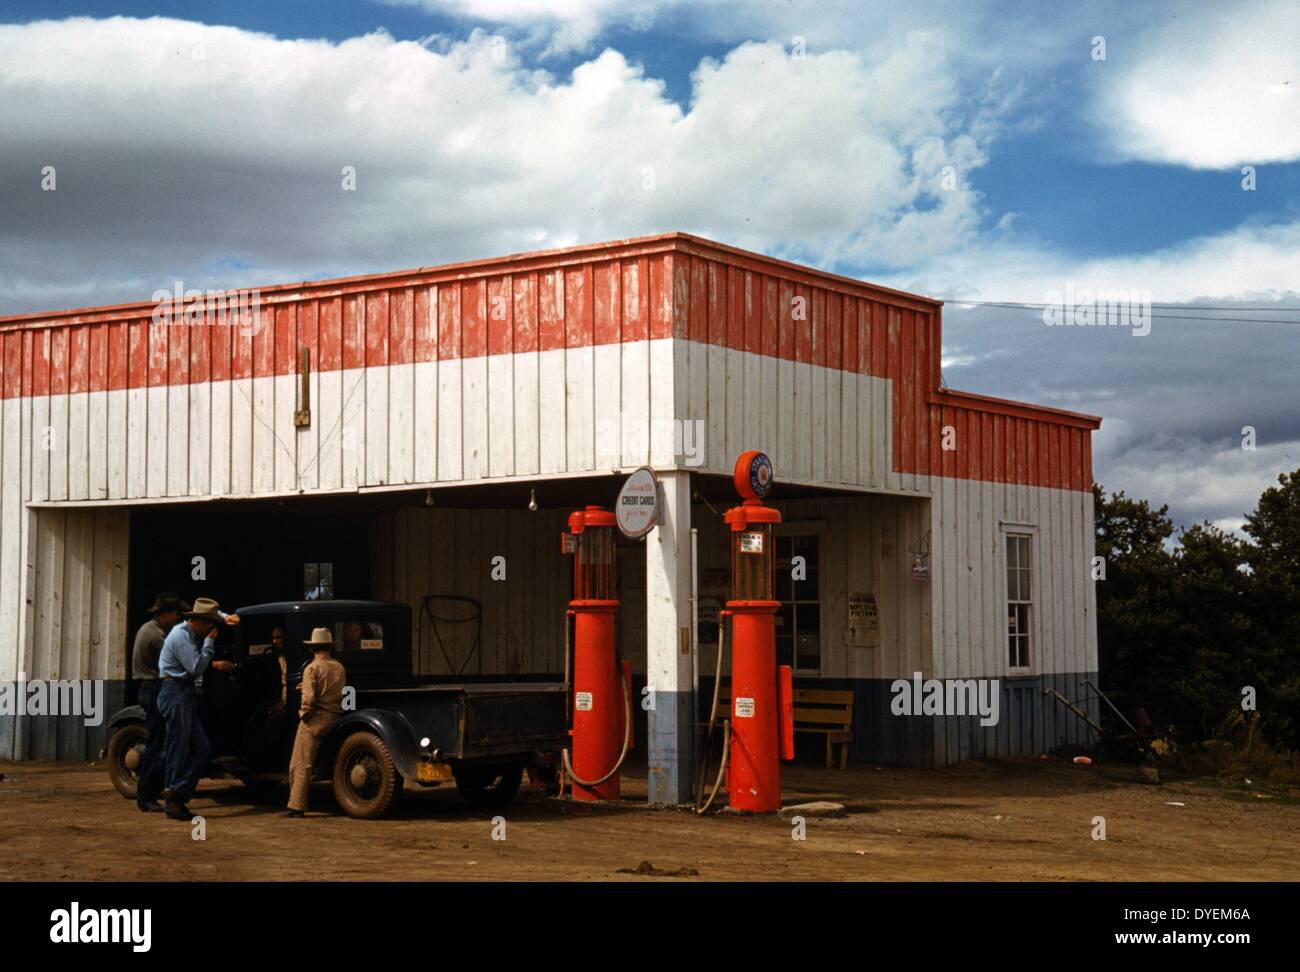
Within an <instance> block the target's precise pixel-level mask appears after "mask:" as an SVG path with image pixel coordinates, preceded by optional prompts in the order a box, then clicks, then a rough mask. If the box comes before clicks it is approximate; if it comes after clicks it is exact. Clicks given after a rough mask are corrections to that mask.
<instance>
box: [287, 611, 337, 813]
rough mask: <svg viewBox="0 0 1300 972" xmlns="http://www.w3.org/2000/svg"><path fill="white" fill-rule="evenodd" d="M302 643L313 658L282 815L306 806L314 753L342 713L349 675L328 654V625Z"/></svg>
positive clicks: (304, 686) (330, 640)
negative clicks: (287, 804) (286, 804)
mask: <svg viewBox="0 0 1300 972" xmlns="http://www.w3.org/2000/svg"><path fill="white" fill-rule="evenodd" d="M303 644H305V645H306V646H307V647H308V648H310V649H311V650H312V653H313V654H314V656H315V657H314V658H312V660H311V662H309V663H308V665H307V667H306V668H304V669H303V672H302V704H301V705H300V706H299V707H298V716H299V719H300V720H301V721H300V722H299V723H298V735H297V736H296V737H295V738H294V741H293V757H292V758H291V759H290V760H289V807H288V809H286V810H285V811H284V812H283V813H282V814H281V816H284V817H301V816H302V815H303V811H305V810H306V809H307V793H308V789H309V788H310V786H311V770H312V765H313V764H314V763H315V762H316V752H317V750H319V749H320V741H321V737H323V736H324V735H325V734H326V733H327V732H329V730H330V728H331V727H332V726H333V725H334V723H336V722H338V721H339V717H340V716H341V715H342V714H343V687H344V685H345V684H346V682H347V677H348V676H347V672H346V671H344V669H343V666H342V665H341V664H340V663H339V662H338V661H337V660H336V659H334V658H331V657H330V649H332V648H333V647H334V638H333V637H332V636H331V635H330V629H329V628H316V629H315V630H314V631H312V633H311V640H310V641H305V642H303Z"/></svg>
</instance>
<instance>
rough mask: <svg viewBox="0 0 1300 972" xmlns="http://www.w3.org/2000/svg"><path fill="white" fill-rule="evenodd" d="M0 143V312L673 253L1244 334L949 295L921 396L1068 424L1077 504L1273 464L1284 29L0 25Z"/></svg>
mask: <svg viewBox="0 0 1300 972" xmlns="http://www.w3.org/2000/svg"><path fill="white" fill-rule="evenodd" d="M1153 10H1155V11H1156V12H1154V13H1153ZM70 17H85V18H91V20H88V21H82V22H69V21H66V20H65V19H64V18H70ZM46 18H49V19H52V20H53V22H52V23H46V22H37V21H42V20H44V19H46ZM111 18H128V19H111ZM148 18H159V19H148ZM796 37H802V38H804V39H805V43H806V51H805V52H803V55H802V56H800V55H799V54H798V53H797V52H796V50H795V45H796V42H795V38H796ZM1098 37H1101V38H1103V39H1104V44H1105V55H1106V56H1105V59H1104V60H1100V59H1098V58H1097V57H1096V53H1097V45H1096V42H1095V40H1094V39H1095V38H1098ZM0 123H2V124H0V139H3V140H4V143H5V145H4V147H5V148H6V151H5V152H3V153H0V180H2V181H0V204H3V209H0V212H3V213H4V216H3V217H0V219H3V222H2V223H0V314H4V313H15V312H19V311H24V310H36V309H41V308H48V307H58V306H75V305H79V304H88V303H106V302H110V301H113V300H118V299H123V300H125V299H132V298H139V297H140V296H142V295H147V294H149V293H152V292H153V290H154V289H156V288H157V287H158V286H160V285H161V286H170V283H169V281H171V280H172V279H173V278H176V277H183V278H184V279H185V280H186V281H187V284H189V283H190V282H192V283H193V285H195V286H232V285H256V284H265V283H269V282H277V281H282V280H291V279H303V278H310V277H319V276H328V275H335V274H345V273H359V272H366V271H373V270H389V269H396V268H399V267H404V266H411V265H428V264H432V263H439V262H445V261H448V260H455V259H468V258H473V257H479V256H486V255H493V254H499V253H504V252H511V251H515V250H520V249H533V248H538V247H542V246H550V245H565V244H569V243H575V242H582V241H595V240H600V239H607V238H613V237H618V236H627V235H637V234H640V233H648V232H658V231H662V230H666V229H674V228H675V229H685V230H689V231H694V232H699V233H702V234H704V235H707V236H710V237H713V238H715V239H720V240H723V241H725V242H730V243H733V244H736V245H740V246H746V247H750V248H753V249H757V250H761V251H764V252H768V253H771V254H773V255H777V256H784V257H787V258H791V259H796V260H800V261H803V262H809V263H814V264H816V265H819V266H823V267H826V268H828V269H833V270H836V271H838V272H841V273H845V274H849V275H854V276H860V277H864V278H867V279H872V280H876V281H879V282H882V283H886V284H891V285H895V286H902V287H906V288H909V289H914V290H918V291H921V292H925V293H929V294H934V295H937V296H941V297H944V298H947V299H949V300H955V299H959V298H978V299H982V300H1017V301H1027V302H1042V301H1044V300H1045V299H1046V297H1045V295H1047V294H1050V293H1051V292H1052V291H1054V290H1062V289H1064V287H1065V286H1067V285H1069V286H1073V287H1078V288H1088V287H1092V288H1095V289H1103V288H1104V289H1125V290H1133V291H1135V292H1137V291H1141V292H1149V294H1150V299H1151V300H1153V301H1155V302H1158V303H1159V302H1167V303H1177V304H1187V303H1194V304H1201V305H1206V306H1211V307H1228V308H1231V307H1234V306H1235V307H1242V308H1244V307H1268V308H1271V309H1273V312H1272V313H1267V314H1256V313H1255V312H1246V311H1240V312H1233V311H1231V310H1229V311H1212V312H1208V313H1210V314H1211V316H1218V317H1221V318H1223V319H1224V322H1223V323H1206V322H1192V321H1174V320H1157V321H1155V322H1153V327H1152V331H1151V334H1150V335H1148V336H1146V337H1143V338H1140V339H1139V338H1136V337H1135V336H1134V335H1133V334H1131V333H1128V332H1126V331H1125V332H1108V331H1106V330H1101V331H1094V330H1082V331H1077V332H1076V331H1069V330H1066V329H1052V328H1045V327H1044V325H1043V323H1042V321H1041V319H1040V317H1039V315H1037V314H1036V313H1034V312H1018V311H1012V310H999V309H993V308H976V309H969V308H965V307H962V306H960V305H957V304H950V306H949V308H948V311H947V314H946V318H945V324H946V338H947V340H946V347H945V357H946V358H947V365H946V367H945V377H946V379H947V380H948V382H949V384H950V385H952V386H954V387H961V388H968V389H970V390H973V391H982V392H988V393H992V394H1001V395H1008V396H1011V397H1018V398H1025V399H1029V400H1036V401H1041V402H1044V403H1047V404H1054V405H1059V406H1063V407H1068V408H1076V409H1079V410H1083V411H1091V412H1095V413H1098V414H1101V415H1103V416H1104V418H1105V419H1106V424H1105V426H1104V427H1103V430H1102V432H1101V433H1100V434H1099V435H1098V436H1097V437H1096V446H1095V451H1096V454H1097V463H1096V468H1097V470H1098V475H1099V478H1100V479H1101V480H1102V482H1103V483H1104V484H1105V485H1107V486H1108V487H1109V488H1113V489H1119V488H1124V489H1126V490H1128V491H1129V492H1130V493H1135V494H1137V495H1143V496H1148V497H1149V498H1151V499H1153V500H1156V501H1158V502H1169V503H1170V504H1171V506H1172V507H1173V511H1174V514H1175V518H1176V519H1177V520H1178V521H1179V522H1183V523H1191V522H1195V521H1198V520H1201V519H1210V520H1212V521H1214V522H1217V523H1220V524H1221V525H1223V526H1225V527H1228V528H1234V527H1236V526H1238V525H1239V524H1240V521H1241V515H1242V514H1243V513H1244V512H1246V511H1247V510H1249V509H1250V508H1251V507H1252V506H1253V503H1254V499H1255V497H1256V496H1257V495H1258V493H1259V491H1260V490H1261V489H1262V488H1264V487H1265V486H1267V485H1269V484H1270V482H1271V481H1272V480H1273V479H1275V477H1276V475H1277V473H1278V472H1281V471H1283V470H1289V469H1293V468H1296V467H1298V466H1300V409H1297V408H1296V405H1297V404H1300V402H1297V393H1296V391H1295V388H1296V385H1297V383H1296V381H1295V379H1294V376H1293V374H1292V371H1293V368H1294V363H1295V362H1297V361H1300V353H1298V352H1300V345H1297V335H1300V324H1297V325H1262V324H1255V325H1250V324H1241V323H1237V319H1239V318H1248V317H1251V316H1269V317H1281V318H1284V319H1286V320H1296V321H1300V311H1298V310H1297V309H1296V308H1297V307H1298V306H1300V294H1298V293H1297V288H1300V5H1297V4H1295V3H1293V2H1281V0H1251V2H1241V3H1221V4H1214V5H1206V4H1196V3H1187V2H1184V3H1176V2H1175V3H1166V4H1161V5H1159V6H1158V7H1157V8H1143V9H1140V10H1139V9H1134V5H1132V4H1129V3H1119V2H1114V3H1108V2H1097V3H1089V4H1084V5H1056V4H1041V3H1033V2H1028V0H1025V2H1006V3H1001V4H986V5H980V4H974V3H959V2H934V3H929V4H907V5H899V4H897V3H884V2H877V0H863V2H860V3H849V2H847V0H826V2H820V3H816V4H814V3H807V2H802V0H772V2H758V3H745V2H741V0H698V2H695V3H686V2H685V0H621V2H617V3H616V2H614V0H555V2H552V3H543V2H542V0H387V2H372V0H351V2H346V0H324V2H315V3H285V2H267V0H263V2H256V3H254V2H228V3H223V4H213V3H198V2H181V3H145V2H125V0H120V2H98V0H78V2H50V0H46V2H41V3H33V2H28V0H10V2H9V3H7V4H6V5H5V6H4V8H3V10H0ZM53 161H57V162H58V163H59V166H60V179H61V183H60V189H62V190H64V191H62V192H60V193H58V203H57V204H54V203H53V202H52V200H50V199H49V198H48V197H46V198H41V194H33V193H32V192H30V191H28V189H29V188H30V185H29V183H30V179H29V177H28V174H29V173H30V172H32V171H34V170H38V169H39V168H40V167H41V166H42V165H44V164H51V163H52V162H53ZM342 164H352V165H356V166H357V168H358V171H359V174H360V186H361V190H362V191H359V192H357V193H355V194H351V195H348V196H346V197H345V196H343V195H341V194H340V193H338V192H337V191H336V190H337V185H336V183H337V177H338V170H339V168H340V165H342ZM1245 165H1251V166H1254V170H1255V179H1256V185H1255V188H1254V190H1253V191H1245V190H1244V189H1243V187H1242V171H1241V170H1242V167H1243V166H1245ZM946 172H951V173H952V176H953V178H952V180H951V181H950V182H949V183H948V184H944V183H943V182H942V180H943V178H944V174H945V173H946ZM647 173H648V174H649V176H647ZM647 178H649V183H647ZM647 186H648V188H647ZM78 252H82V253H84V258H83V259H77V258H76V257H77V254H78ZM160 281H161V282H162V283H161V284H160ZM1244 425H1252V426H1254V427H1256V428H1257V429H1258V436H1259V442H1260V447H1259V448H1258V449H1257V450H1255V451H1254V452H1253V453H1246V452H1243V450H1241V449H1240V448H1239V440H1240V429H1241V427H1242V426H1244Z"/></svg>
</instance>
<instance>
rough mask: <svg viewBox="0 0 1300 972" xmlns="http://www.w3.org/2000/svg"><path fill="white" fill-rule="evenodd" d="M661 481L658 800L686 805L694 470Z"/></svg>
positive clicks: (655, 649)
mask: <svg viewBox="0 0 1300 972" xmlns="http://www.w3.org/2000/svg"><path fill="white" fill-rule="evenodd" d="M659 487H660V497H659V502H660V506H659V525H658V526H656V527H655V528H654V529H653V530H651V531H650V534H649V535H648V536H647V537H646V541H645V544H646V551H645V561H646V681H647V684H648V686H649V689H650V692H649V700H650V701H649V703H648V704H649V705H650V706H651V708H650V710H649V712H648V713H647V716H648V721H649V733H648V735H649V747H648V749H649V763H650V771H649V784H650V802H651V803H669V804H683V803H689V802H690V801H691V799H692V793H693V791H694V774H695V690H694V685H693V684H692V657H691V644H692V641H693V639H692V638H691V627H690V625H691V476H690V473H689V472H686V471H684V470H683V471H677V472H665V473H661V474H659Z"/></svg>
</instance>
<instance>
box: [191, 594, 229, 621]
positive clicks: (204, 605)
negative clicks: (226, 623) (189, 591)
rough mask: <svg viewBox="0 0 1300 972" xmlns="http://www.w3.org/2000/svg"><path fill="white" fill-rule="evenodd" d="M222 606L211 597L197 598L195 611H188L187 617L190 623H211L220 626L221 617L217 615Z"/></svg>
mask: <svg viewBox="0 0 1300 972" xmlns="http://www.w3.org/2000/svg"><path fill="white" fill-rule="evenodd" d="M220 606H221V605H219V604H217V602H216V601H214V600H212V598H210V597H200V598H196V599H195V601H194V608H193V610H190V611H186V612H185V617H186V618H187V619H189V620H190V621H211V622H213V623H214V624H220V623H221V615H220V614H218V613H217V609H218V608H219V607H220Z"/></svg>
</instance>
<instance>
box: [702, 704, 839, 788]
mask: <svg viewBox="0 0 1300 972" xmlns="http://www.w3.org/2000/svg"><path fill="white" fill-rule="evenodd" d="M705 698H706V699H707V700H708V701H709V702H711V701H712V699H713V696H712V695H710V694H708V693H705ZM729 718H731V686H730V685H724V686H722V688H721V689H720V690H719V691H718V723H719V724H721V722H722V720H723V719H729ZM708 724H709V720H708V716H707V715H706V716H705V717H704V718H703V719H702V720H701V722H700V727H701V729H702V730H703V729H705V728H707V727H708ZM794 731H795V732H796V733H800V732H804V733H815V734H817V735H821V736H825V737H826V768H827V769H832V768H833V767H834V765H835V759H834V747H835V746H839V747H840V769H844V768H845V767H846V766H847V765H848V761H849V744H850V743H851V742H853V693H852V692H851V691H849V690H847V689H808V688H796V689H795V690H794Z"/></svg>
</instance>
